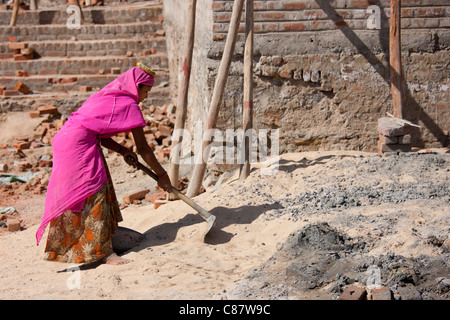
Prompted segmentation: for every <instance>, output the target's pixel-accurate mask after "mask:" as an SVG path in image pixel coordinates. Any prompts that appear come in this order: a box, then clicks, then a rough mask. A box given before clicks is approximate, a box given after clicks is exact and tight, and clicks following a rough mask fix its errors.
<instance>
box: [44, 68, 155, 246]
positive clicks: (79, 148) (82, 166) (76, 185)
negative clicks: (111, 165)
mask: <svg viewBox="0 0 450 320" xmlns="http://www.w3.org/2000/svg"><path fill="white" fill-rule="evenodd" d="M139 84H142V85H147V86H153V84H154V77H153V76H152V75H150V74H148V73H146V72H145V71H144V70H142V69H141V68H136V67H135V68H132V69H130V70H128V71H126V72H125V73H123V74H122V75H121V76H119V77H118V78H117V79H116V80H114V81H112V82H111V83H109V84H108V85H107V86H105V87H104V88H103V89H102V90H100V91H99V92H97V93H94V94H93V95H92V96H90V97H89V98H88V99H87V100H86V101H85V102H84V103H83V105H82V106H81V107H80V108H79V109H78V110H77V111H76V112H74V113H72V116H71V117H70V118H69V119H68V121H67V122H66V123H65V124H64V126H63V127H62V128H61V130H59V131H58V133H57V134H56V135H55V137H54V138H53V140H52V145H53V169H52V175H51V177H50V181H49V185H48V188H47V195H46V200H45V209H44V216H43V218H42V221H41V225H40V226H39V228H38V230H37V232H36V240H37V243H38V244H39V241H40V240H41V238H42V236H43V234H44V231H45V228H46V226H47V224H48V223H49V222H50V221H52V220H54V219H56V218H57V217H59V216H60V215H61V214H63V213H64V212H66V211H67V210H69V209H70V210H72V211H74V212H79V211H81V209H82V208H83V205H84V203H85V200H86V198H87V197H88V196H90V195H92V194H94V193H96V192H97V191H98V190H100V189H101V187H102V186H103V185H104V184H105V183H106V182H107V181H108V178H107V173H106V170H105V167H104V165H103V160H102V157H101V154H100V150H99V149H98V147H97V143H98V138H99V137H100V138H108V137H112V136H114V135H116V134H117V133H119V132H129V131H130V130H131V129H133V128H137V127H144V126H145V125H146V122H145V120H144V117H143V115H142V112H141V109H140V108H139V106H138V102H139V96H138V86H139Z"/></svg>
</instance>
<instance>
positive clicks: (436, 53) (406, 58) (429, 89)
mask: <svg viewBox="0 0 450 320" xmlns="http://www.w3.org/2000/svg"><path fill="white" fill-rule="evenodd" d="M174 2H176V1H175V0H165V1H164V5H165V6H166V5H167V4H170V3H174ZM232 5H233V1H217V0H199V2H198V8H197V12H201V15H202V16H203V18H202V22H201V24H200V25H197V27H196V36H197V37H199V38H200V39H197V40H196V48H195V53H196V54H195V53H194V61H193V73H192V76H193V78H194V80H193V81H194V83H193V84H192V83H191V88H190V94H189V108H190V115H189V117H188V122H189V123H188V128H189V126H192V124H193V123H194V121H196V120H204V118H205V115H206V113H207V110H208V108H209V101H210V98H211V95H212V92H213V89H214V81H215V77H216V75H217V70H218V66H219V63H220V59H221V56H222V52H223V48H224V45H225V41H226V34H227V30H228V27H229V19H230V16H231V11H232ZM371 5H376V6H378V7H379V8H380V19H381V21H380V22H381V23H380V29H368V28H367V20H368V18H369V16H370V15H371V13H368V12H367V8H368V7H369V6H371ZM254 6H255V39H254V41H255V48H254V55H255V56H254V83H255V88H254V90H255V93H254V106H255V107H254V108H255V114H254V126H255V127H256V128H280V139H281V143H282V144H281V150H282V151H283V152H286V151H301V150H318V149H351V150H364V151H374V152H375V151H376V148H377V140H378V132H377V120H378V119H379V118H380V117H384V116H385V115H386V112H390V113H392V100H391V89H390V75H389V16H390V12H389V11H390V1H389V0H370V1H365V0H335V1H325V0H304V1H294V0H279V1H268V0H267V1H263V0H255V4H254ZM449 13H450V3H448V1H446V0H423V1H418V0H410V1H406V0H403V1H402V63H403V76H404V78H405V79H406V80H407V81H406V82H405V87H404V90H405V93H406V97H405V99H406V104H407V110H408V116H407V117H408V119H409V120H411V121H413V122H415V123H417V124H419V125H421V126H422V129H421V130H415V132H414V133H413V146H418V147H439V146H445V145H447V144H448V138H449V137H448V131H450V107H449V101H450V90H449V87H450V81H449V77H448V75H449V74H450V72H449V71H450V65H449V61H450V54H449V49H450V30H449V27H450V15H449ZM180 14H181V15H183V13H180ZM174 17H176V15H175V14H173V13H168V12H166V13H165V24H166V28H169V29H170V30H172V32H171V33H170V32H169V34H168V37H169V38H171V35H173V34H174V33H175V32H174V30H176V33H177V35H178V37H179V38H176V37H173V39H177V40H176V41H174V42H177V43H180V40H181V38H182V37H181V35H182V33H183V30H184V29H183V26H181V25H178V23H177V21H176V18H174ZM178 17H179V16H178ZM242 17H243V18H242V23H241V27H240V29H241V30H240V31H241V33H240V35H239V38H238V39H239V40H238V43H237V45H236V50H235V57H234V60H233V63H232V65H231V69H230V75H229V79H228V81H227V87H226V91H225V94H224V98H223V105H222V108H221V111H220V119H219V122H218V126H219V128H238V127H240V126H241V119H242V117H241V114H242V87H243V83H242V81H243V71H242V70H243V51H244V48H243V30H244V17H245V15H244V14H243V15H242ZM180 20H182V19H180ZM197 21H198V19H197ZM205 21H207V22H210V23H209V24H208V23H205ZM180 52H182V51H180ZM174 55H175V58H174V59H172V62H173V63H174V65H173V68H172V69H171V72H177V68H178V65H177V62H176V61H178V60H177V59H179V58H178V57H177V56H176V55H177V54H174ZM169 59H170V57H169ZM174 61H175V62H174ZM172 79H176V77H172ZM172 85H173V87H174V88H176V86H177V84H176V83H172ZM172 92H174V93H176V90H172ZM175 101H176V100H174V102H175Z"/></svg>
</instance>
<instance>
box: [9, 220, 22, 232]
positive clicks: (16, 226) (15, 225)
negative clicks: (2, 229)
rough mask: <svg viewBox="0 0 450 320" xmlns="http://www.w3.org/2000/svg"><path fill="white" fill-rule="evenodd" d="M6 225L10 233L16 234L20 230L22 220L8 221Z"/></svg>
mask: <svg viewBox="0 0 450 320" xmlns="http://www.w3.org/2000/svg"><path fill="white" fill-rule="evenodd" d="M6 224H7V226H8V231H9V232H16V231H19V230H20V220H18V219H8V220H7V223H6Z"/></svg>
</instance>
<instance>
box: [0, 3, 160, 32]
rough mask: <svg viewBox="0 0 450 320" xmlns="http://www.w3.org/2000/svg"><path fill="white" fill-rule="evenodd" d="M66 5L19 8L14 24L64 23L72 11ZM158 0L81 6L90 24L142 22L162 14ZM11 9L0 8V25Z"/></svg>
mask: <svg viewBox="0 0 450 320" xmlns="http://www.w3.org/2000/svg"><path fill="white" fill-rule="evenodd" d="M67 7H68V5H64V6H60V7H56V8H54V9H53V8H52V9H44V10H20V11H19V13H20V14H18V16H17V22H16V25H18V26H20V25H50V24H52V25H53V24H62V25H65V24H66V23H67V20H68V19H69V17H70V16H72V15H73V14H72V13H67V11H66V10H67ZM162 10H163V7H162V4H160V3H159V1H145V2H141V3H135V4H127V5H105V6H98V7H83V8H82V12H83V16H84V21H85V22H86V23H92V24H113V23H130V22H143V21H147V20H148V19H158V17H161V16H162ZM11 15H12V10H0V25H5V26H7V25H9V22H10V21H11Z"/></svg>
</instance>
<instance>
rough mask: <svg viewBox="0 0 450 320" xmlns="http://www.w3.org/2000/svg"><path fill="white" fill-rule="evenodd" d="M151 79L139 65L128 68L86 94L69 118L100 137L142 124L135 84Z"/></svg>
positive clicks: (149, 82)
mask: <svg viewBox="0 0 450 320" xmlns="http://www.w3.org/2000/svg"><path fill="white" fill-rule="evenodd" d="M154 81H155V80H154V77H153V76H151V75H149V74H148V73H146V72H145V71H143V70H142V69H141V68H137V67H135V68H132V69H130V70H128V71H126V72H125V73H124V74H122V75H121V76H120V77H118V78H117V79H116V80H114V81H112V82H111V83H110V84H108V85H107V86H105V87H104V88H103V89H102V90H100V91H99V92H97V93H94V94H93V95H92V96H90V97H89V99H87V100H86V101H85V102H84V104H83V105H82V106H81V108H79V109H78V110H77V111H76V112H74V113H73V114H72V117H73V118H74V119H75V120H76V121H77V122H79V123H80V124H81V125H82V126H84V127H85V128H88V129H90V130H92V131H94V132H95V133H97V134H98V135H100V136H101V137H102V138H107V137H111V136H113V135H115V134H117V133H118V132H127V131H130V130H131V129H132V128H135V127H143V126H145V121H144V118H143V116H142V113H141V111H140V109H139V106H138V102H139V96H138V86H139V85H140V84H142V85H147V86H153V84H154Z"/></svg>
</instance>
